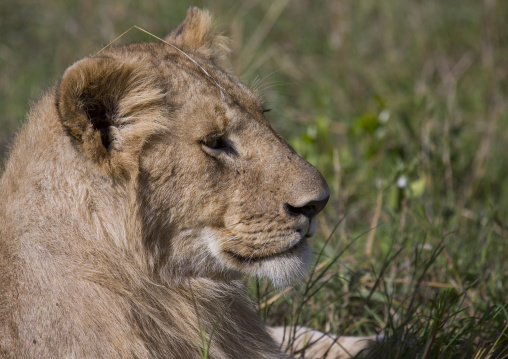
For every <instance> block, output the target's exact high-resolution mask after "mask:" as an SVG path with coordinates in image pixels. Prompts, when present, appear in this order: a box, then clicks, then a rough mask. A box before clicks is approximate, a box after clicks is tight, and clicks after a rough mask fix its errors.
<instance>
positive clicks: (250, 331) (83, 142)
mask: <svg viewBox="0 0 508 359" xmlns="http://www.w3.org/2000/svg"><path fill="white" fill-rule="evenodd" d="M166 41H168V42H171V43H172V44H174V45H176V46H178V47H179V48H180V49H181V50H182V51H184V52H185V53H186V54H188V55H189V56H190V57H192V59H193V60H194V61H195V62H197V63H198V65H197V64H196V63H195V62H194V61H191V60H189V58H187V57H186V56H184V55H183V54H182V53H180V52H179V51H177V50H176V49H174V48H173V47H172V46H169V45H168V44H165V43H162V42H157V43H140V44H133V45H128V46H124V47H118V48H108V49H107V50H105V51H103V52H101V53H100V54H98V55H96V56H91V57H89V58H86V59H84V60H81V61H79V62H77V63H75V64H74V65H72V66H71V67H70V68H69V69H67V71H65V73H64V75H63V77H62V80H61V81H60V82H59V84H58V85H56V86H55V87H54V88H53V89H52V90H50V91H49V92H48V93H47V94H46V95H44V96H43V97H42V99H41V100H40V101H39V102H38V103H37V104H35V105H34V106H33V107H32V109H31V112H30V114H29V116H28V121H27V123H26V124H25V125H24V127H23V129H22V130H21V132H20V133H19V134H18V136H17V138H16V140H15V143H14V146H13V148H12V151H11V153H10V158H9V160H8V162H7V163H6V167H5V172H4V174H3V176H2V178H1V180H0V193H1V200H0V288H1V290H0V357H2V358H199V357H200V354H199V348H202V347H203V345H202V341H201V334H202V333H204V334H205V335H206V338H207V340H210V342H211V346H210V348H209V349H210V357H211V358H284V357H285V355H284V354H282V353H281V351H280V348H279V345H278V344H276V343H275V342H274V341H273V339H272V338H271V337H270V335H269V334H268V333H267V331H266V329H265V328H264V325H263V323H262V322H261V321H260V320H259V319H258V318H257V316H256V313H255V312H254V310H253V308H252V306H251V303H250V302H249V300H248V299H247V298H246V297H245V294H244V288H243V285H242V276H243V274H251V275H257V276H265V277H269V278H271V279H272V280H273V281H274V282H275V283H277V284H279V285H284V284H287V283H289V282H290V281H292V280H294V279H295V278H297V277H299V276H301V275H302V273H304V271H305V269H306V267H307V265H308V263H309V260H310V250H309V248H308V245H307V243H306V238H307V237H309V236H310V235H311V234H312V230H311V227H312V222H313V218H314V216H315V215H316V214H317V213H318V212H319V211H320V210H321V209H322V208H323V207H324V205H325V204H326V201H327V200H328V195H329V190H328V187H327V185H326V183H325V181H324V179H323V178H322V176H321V175H320V174H319V172H318V171H317V170H316V169H314V168H313V167H312V166H311V165H309V164H308V163H307V162H305V161H304V160H303V159H301V158H300V157H299V156H298V155H297V154H296V153H295V152H294V151H293V150H292V149H291V148H290V147H289V146H288V145H287V144H286V143H285V142H284V141H283V140H282V139H281V138H280V137H279V136H278V135H277V134H275V133H274V132H273V130H272V129H271V127H270V126H269V124H268V123H267V121H266V120H265V118H264V116H263V108H262V104H261V102H260V100H259V98H258V96H257V95H256V94H255V93H254V92H253V91H251V90H250V89H248V88H247V87H245V86H244V85H242V84H241V83H240V82H238V81H237V80H236V79H235V78H234V77H232V76H231V75H230V74H228V73H226V72H224V71H223V70H221V69H220V68H219V67H217V61H219V60H221V59H223V58H224V48H223V45H222V44H223V43H224V39H223V38H221V37H218V36H217V35H214V33H213V32H212V31H211V19H210V16H209V15H208V13H206V12H203V11H201V10H198V9H195V8H191V9H190V10H189V12H188V14H187V18H186V20H185V21H184V22H183V23H182V24H181V25H180V26H178V27H177V28H176V30H174V31H173V32H171V33H170V34H169V35H168V37H167V38H166ZM221 61H222V60H221ZM218 84H219V85H218ZM219 86H220V87H221V88H222V89H223V90H222V92H223V95H224V96H222V95H221V90H220V88H219ZM212 333H213V336H212ZM211 336H212V337H211ZM210 337H211V338H210ZM205 346H206V345H205Z"/></svg>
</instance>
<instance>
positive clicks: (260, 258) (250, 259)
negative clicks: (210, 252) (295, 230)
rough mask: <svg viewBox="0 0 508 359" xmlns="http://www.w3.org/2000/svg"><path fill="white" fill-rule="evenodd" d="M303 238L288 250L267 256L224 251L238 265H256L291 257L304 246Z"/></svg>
mask: <svg viewBox="0 0 508 359" xmlns="http://www.w3.org/2000/svg"><path fill="white" fill-rule="evenodd" d="M305 242H306V241H305V238H301V239H300V240H299V241H298V242H296V243H295V244H293V245H292V246H290V247H289V248H285V249H284V250H282V251H280V252H276V253H271V254H268V255H258V256H252V255H251V256H243V255H241V254H238V253H234V252H231V251H227V250H226V251H224V252H225V253H226V254H228V255H229V256H230V257H231V258H232V259H234V260H235V261H236V262H240V263H256V262H261V261H265V260H268V259H273V258H278V257H286V256H292V255H294V254H295V253H296V252H297V251H298V250H299V249H300V248H301V247H302V246H303V245H304V244H305Z"/></svg>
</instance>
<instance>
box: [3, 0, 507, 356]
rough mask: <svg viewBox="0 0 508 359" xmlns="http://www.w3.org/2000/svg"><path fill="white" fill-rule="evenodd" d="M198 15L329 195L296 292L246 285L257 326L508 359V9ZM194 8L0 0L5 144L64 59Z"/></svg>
mask: <svg viewBox="0 0 508 359" xmlns="http://www.w3.org/2000/svg"><path fill="white" fill-rule="evenodd" d="M194 4H195V5H198V6H207V7H209V8H210V10H212V11H213V12H214V13H215V14H216V15H217V16H218V20H219V23H220V24H222V25H223V26H222V28H223V29H224V31H225V33H227V34H229V35H231V36H232V38H233V53H232V67H233V68H234V69H235V71H236V72H237V73H239V74H240V75H241V76H242V78H243V79H244V81H245V82H247V83H252V84H253V85H255V86H256V87H257V88H258V89H259V90H260V92H262V94H263V96H264V98H265V100H266V107H268V108H272V109H273V110H272V111H271V112H270V114H269V116H270V117H271V121H272V123H273V125H274V127H275V128H276V129H277V130H278V131H279V132H281V133H282V134H283V135H284V136H285V137H286V138H287V139H288V141H289V142H290V143H291V145H292V146H293V147H294V148H295V149H296V150H297V151H298V152H299V153H301V154H302V155H303V156H304V157H305V158H306V159H308V160H309V161H310V162H312V163H313V164H314V165H315V166H316V167H318V168H319V169H320V170H321V171H322V172H323V173H324V174H325V176H326V178H327V180H328V183H329V184H330V187H331V188H332V199H331V201H330V204H329V205H328V207H327V209H326V210H325V213H324V215H322V216H321V219H320V235H318V236H317V237H316V238H315V239H314V243H315V251H316V255H317V256H318V254H319V258H320V260H319V263H317V265H316V268H317V270H316V271H315V272H314V273H313V274H312V275H311V276H310V277H309V278H308V280H307V282H306V284H305V283H304V284H303V285H301V286H297V287H295V288H293V289H292V290H288V291H285V292H284V293H283V294H282V295H281V294H280V292H274V291H273V290H272V289H271V287H270V284H269V283H267V282H265V281H263V280H259V281H255V282H252V284H251V287H252V294H253V298H254V299H255V300H257V301H258V306H259V308H260V313H261V315H262V316H263V317H264V318H266V320H267V322H268V323H273V324H284V323H287V324H291V323H298V324H303V325H308V326H312V327H314V328H316V329H320V330H323V331H330V332H332V333H335V334H339V335H365V334H373V333H386V334H387V338H388V339H386V340H385V341H384V342H383V343H381V344H380V346H379V348H378V350H377V351H376V352H374V353H372V355H371V357H373V358H487V357H489V358H501V357H507V356H508V349H507V348H508V327H507V323H508V265H507V264H506V258H508V241H507V229H508V228H507V218H508V211H507V205H508V181H507V178H508V156H507V154H506V146H507V143H508V111H507V104H508V101H507V93H508V85H507V84H508V81H507V80H508V61H507V59H508V31H506V19H507V18H508V2H506V1H500V0H498V1H495V0H485V1H478V0H462V1H438V0H428V1H425V2H422V1H416V0H386V1H374V0H363V1H354V0H345V1H336V0H323V1H319V2H317V1H310V0H275V1H268V0H251V1H245V2H238V1H233V0H218V1H215V2H213V4H211V5H210V4H208V2H206V1H204V0H202V1H195V2H194ZM188 5H189V4H188V3H185V2H168V1H162V0H160V1H150V2H141V1H131V2H129V3H127V4H126V3H124V2H108V3H105V2H100V1H91V2H86V3H85V2H82V3H76V2H71V1H51V0H50V1H46V2H44V3H43V2H38V1H34V2H33V1H28V0H22V1H21V2H17V3H13V2H3V3H1V4H0V16H1V19H0V20H1V21H0V30H1V34H2V40H0V108H2V110H3V111H2V116H1V119H0V126H1V129H2V131H0V143H1V144H2V148H4V147H5V144H7V143H8V142H9V138H10V136H11V134H12V132H13V131H14V130H15V129H16V128H17V126H19V123H20V122H21V120H22V119H23V117H24V114H25V113H26V111H27V108H28V107H27V104H28V101H29V100H33V99H35V98H36V97H37V95H38V94H40V93H41V91H42V90H44V89H45V88H46V87H48V86H49V85H50V84H51V83H52V82H54V81H56V80H57V79H58V77H59V76H60V75H61V74H62V72H63V70H64V69H65V68H66V67H67V66H68V65H69V64H71V63H72V62H73V61H75V60H78V59H79V58H81V57H83V56H85V55H87V54H89V53H93V52H94V51H96V50H98V49H100V48H101V47H102V46H103V45H105V44H107V43H108V42H109V41H110V40H112V39H113V38H115V37H116V36H118V35H119V34H121V33H122V32H123V31H125V30H126V29H127V28H129V27H131V26H132V25H138V26H140V27H142V28H145V29H147V30H148V31H150V32H152V33H154V34H156V35H159V36H161V35H164V34H165V33H166V32H167V31H168V30H169V29H170V27H171V26H173V25H175V24H177V23H178V22H179V21H180V20H181V19H182V18H183V17H184V15H185V9H186V8H187V6H188ZM125 40H126V41H138V40H148V38H147V37H146V36H145V35H144V34H142V33H140V32H135V31H131V32H130V33H129V34H128V36H127V37H126V39H125Z"/></svg>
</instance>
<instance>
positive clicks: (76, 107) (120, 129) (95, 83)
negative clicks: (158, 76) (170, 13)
mask: <svg viewBox="0 0 508 359" xmlns="http://www.w3.org/2000/svg"><path fill="white" fill-rule="evenodd" d="M163 99H164V94H163V92H162V91H161V90H160V89H159V88H158V86H157V85H156V81H155V80H154V78H153V77H151V76H150V75H149V74H148V73H146V72H144V71H143V70H142V69H140V68H139V65H138V66H135V65H134V64H130V63H127V62H124V61H120V60H116V59H111V58H107V57H95V58H94V57H91V58H87V59H84V60H81V61H78V62H77V63H75V64H74V65H72V66H71V67H69V68H68V69H67V70H66V71H65V73H64V75H63V78H62V80H61V83H60V86H59V87H58V90H57V101H56V102H57V108H58V113H59V118H60V121H61V123H62V125H63V127H64V128H65V130H66V132H67V133H68V134H69V135H70V137H71V138H72V139H73V142H74V143H75V144H76V146H77V148H78V150H79V151H80V152H81V153H82V154H83V155H84V156H85V157H87V158H89V159H91V160H93V161H94V162H96V163H98V164H100V165H101V167H103V168H104V169H105V170H107V171H108V172H111V171H112V172H115V171H117V170H120V171H125V170H126V167H129V166H130V167H133V165H134V163H132V162H133V161H134V159H135V158H136V157H137V156H136V152H138V151H139V150H140V147H141V146H142V145H143V143H144V140H145V138H146V137H148V136H149V135H150V133H153V132H154V131H155V128H156V127H157V126H158V123H160V117H161V113H160V112H161V110H160V109H161V108H163V107H164V106H163V105H162V104H161V101H163ZM134 167H136V166H135V165H134Z"/></svg>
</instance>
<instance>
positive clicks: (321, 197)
mask: <svg viewBox="0 0 508 359" xmlns="http://www.w3.org/2000/svg"><path fill="white" fill-rule="evenodd" d="M329 198H330V190H329V189H328V187H326V190H323V191H322V192H320V193H319V194H317V195H315V196H313V197H309V198H305V199H302V200H300V201H299V203H296V204H293V205H292V204H289V203H286V204H285V205H284V209H285V210H286V212H287V213H288V214H289V215H291V216H299V215H304V216H306V217H308V218H313V217H314V216H316V215H317V214H318V213H319V212H321V211H322V210H323V208H325V206H326V204H327V203H328V199H329Z"/></svg>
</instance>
